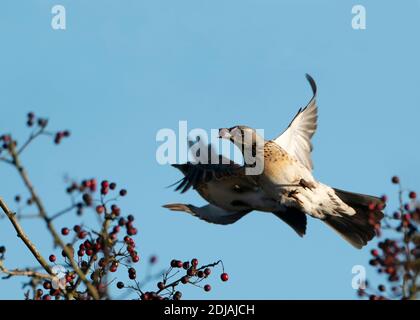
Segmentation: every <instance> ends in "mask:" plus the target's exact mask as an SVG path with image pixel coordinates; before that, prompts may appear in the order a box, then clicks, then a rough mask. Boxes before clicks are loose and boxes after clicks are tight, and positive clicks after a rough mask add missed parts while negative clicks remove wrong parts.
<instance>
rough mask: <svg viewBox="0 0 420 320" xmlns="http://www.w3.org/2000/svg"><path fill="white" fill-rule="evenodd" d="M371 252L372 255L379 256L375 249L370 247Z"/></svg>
mask: <svg viewBox="0 0 420 320" xmlns="http://www.w3.org/2000/svg"><path fill="white" fill-rule="evenodd" d="M370 253H371V254H372V256H374V257H377V256H379V252H378V250H376V249H372V251H371V252H370Z"/></svg>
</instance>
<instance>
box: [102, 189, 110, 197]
mask: <svg viewBox="0 0 420 320" xmlns="http://www.w3.org/2000/svg"><path fill="white" fill-rule="evenodd" d="M108 192H109V188H101V194H102V195H104V196H105V195H107V194H108Z"/></svg>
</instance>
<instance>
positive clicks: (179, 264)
mask: <svg viewBox="0 0 420 320" xmlns="http://www.w3.org/2000/svg"><path fill="white" fill-rule="evenodd" d="M176 266H177V268H182V266H183V263H182V261H179V260H178V261H177V262H176Z"/></svg>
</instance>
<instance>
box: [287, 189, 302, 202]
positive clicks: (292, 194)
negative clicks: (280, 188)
mask: <svg viewBox="0 0 420 320" xmlns="http://www.w3.org/2000/svg"><path fill="white" fill-rule="evenodd" d="M298 194H299V192H298V191H297V189H292V190H290V191H289V193H288V194H287V197H288V198H292V199H294V200H295V201H296V202H297V203H298V204H299V205H302V204H303V203H302V201H301V200H300V199H299V198H298Z"/></svg>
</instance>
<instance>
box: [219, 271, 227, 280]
mask: <svg viewBox="0 0 420 320" xmlns="http://www.w3.org/2000/svg"><path fill="white" fill-rule="evenodd" d="M220 279H222V281H228V280H229V275H228V274H227V273H226V272H223V273H222V274H221V275H220Z"/></svg>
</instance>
